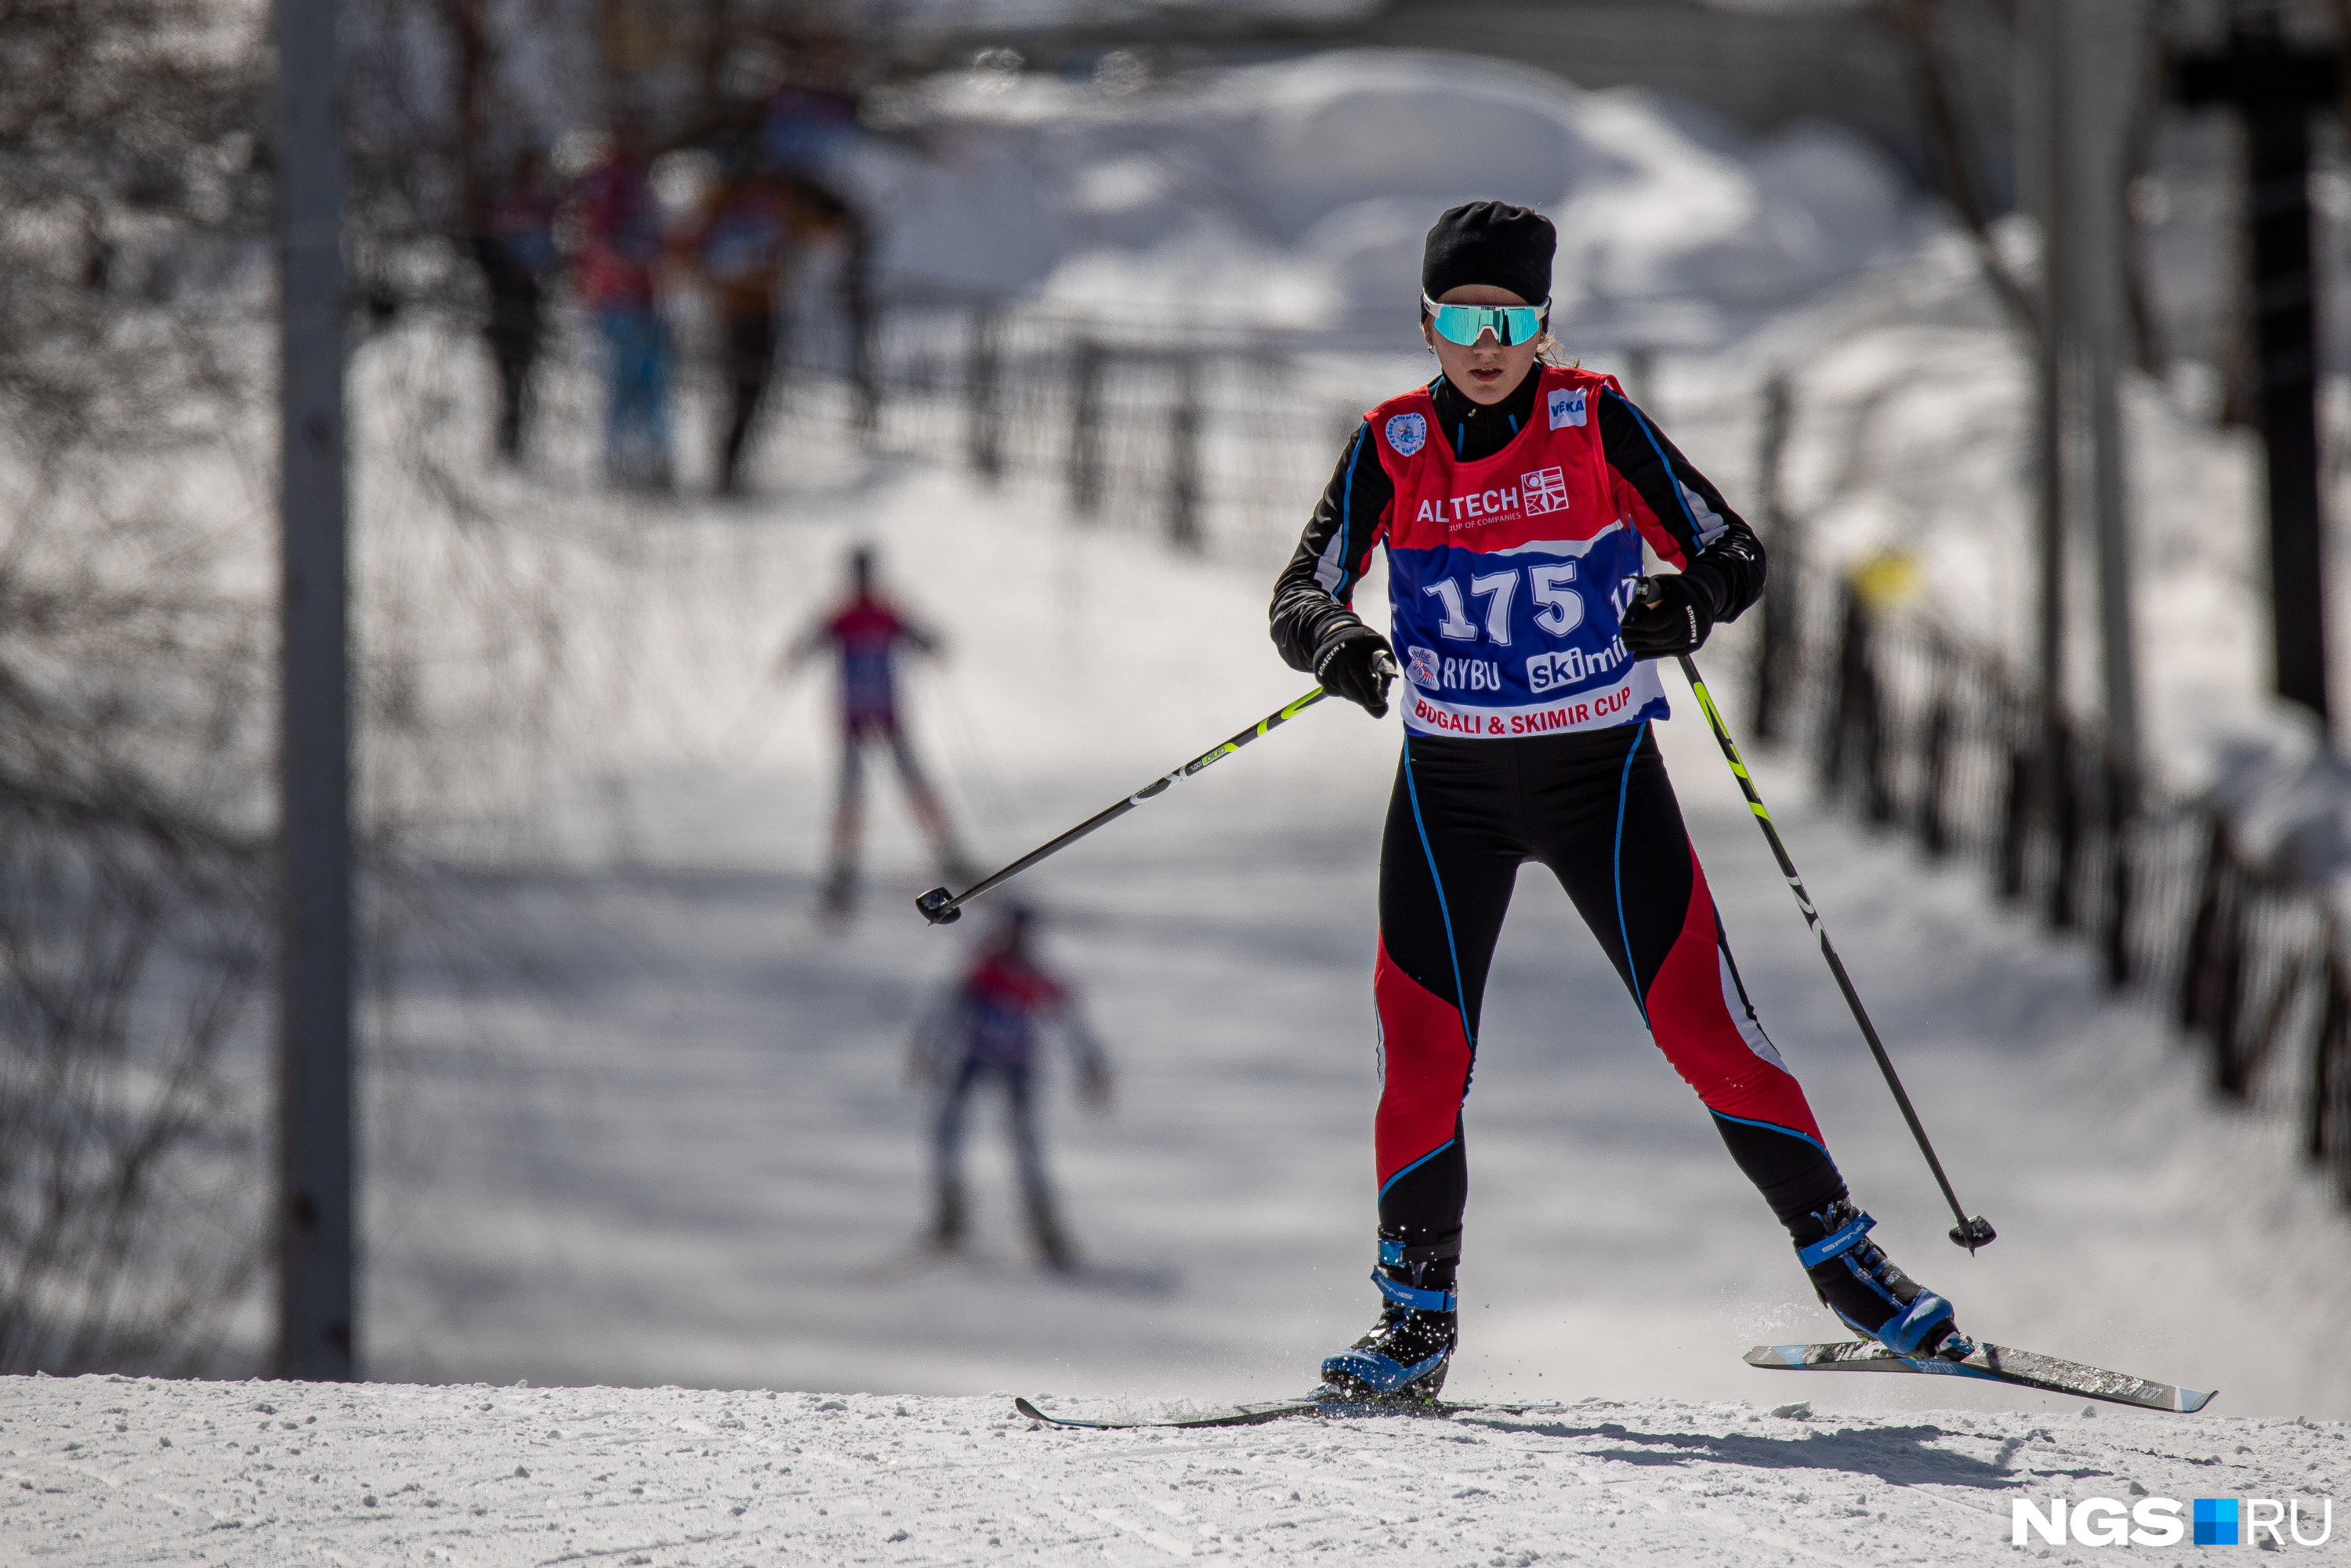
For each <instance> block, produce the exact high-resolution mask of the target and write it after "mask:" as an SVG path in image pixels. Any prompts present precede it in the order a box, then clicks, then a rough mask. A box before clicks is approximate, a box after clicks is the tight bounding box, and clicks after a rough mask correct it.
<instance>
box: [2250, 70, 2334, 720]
mask: <svg viewBox="0 0 2351 1568" xmlns="http://www.w3.org/2000/svg"><path fill="white" fill-rule="evenodd" d="M2245 150H2246V153H2247V156H2248V160H2249V165H2250V166H2249V167H2248V169H2247V171H2246V190H2245V194H2246V203H2247V205H2248V206H2249V207H2250V208H2251V211H2252V242H2253V243H2252V252H2253V257H2252V260H2253V287H2252V298H2253V342H2254V351H2255V354H2256V359H2255V361H2254V362H2255V364H2256V366H2257V367H2258V369H2257V377H2258V388H2259V395H2260V403H2261V413H2262V446H2263V447H2264V448H2265V449H2266V451H2267V453H2268V456H2269V500H2270V586H2271V592H2272V594H2273V600H2274V612H2275V621H2274V622H2273V629H2274V634H2275V638H2276V657H2277V693H2278V695H2280V696H2282V697H2283V698H2285V699H2286V700H2287V701H2289V702H2297V703H2300V704H2302V705H2303V706H2304V707H2307V708H2309V709H2310V710H2311V711H2312V712H2313V713H2315V714H2316V715H2317V716H2319V718H2320V719H2321V720H2324V719H2325V718H2326V716H2327V701H2326V597H2325V559H2324V556H2323V554H2322V552H2321V549H2320V537H2321V529H2322V523H2321V514H2320V511H2319V494H2318V406H2317V403H2318V364H2317V342H2318V330H2317V319H2316V310H2315V308H2314V307H2315V305H2316V300H2315V298H2314V292H2313V289H2314V284H2313V272H2312V267H2311V253H2310V190H2309V186H2310V105H2309V104H2308V103H2306V102H2304V101H2301V100H2299V99H2295V98H2294V97H2292V96H2290V95H2287V94H2284V93H2281V94H2280V95H2279V96H2278V97H2277V98H2275V99H2269V100H2266V101H2254V100H2252V99H2248V100H2247V101H2246V103H2245Z"/></svg>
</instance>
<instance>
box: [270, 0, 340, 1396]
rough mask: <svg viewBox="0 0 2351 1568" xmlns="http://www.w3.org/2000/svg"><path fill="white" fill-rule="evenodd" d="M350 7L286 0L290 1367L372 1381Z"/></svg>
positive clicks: (286, 1303)
mask: <svg viewBox="0 0 2351 1568" xmlns="http://www.w3.org/2000/svg"><path fill="white" fill-rule="evenodd" d="M338 8H339V7H338V5H336V0H299V3H296V0H281V4H279V5H278V6H277V51H278V116H279V119H278V148H277V157H278V229H279V259H278V267H279V271H278V287H279V304H278V310H279V323H280V326H279V333H280V338H279V340H280V345H281V364H280V377H281V381H280V389H279V398H280V417H281V419H282V421H283V427H282V434H281V462H282V465H283V469H282V473H281V476H280V484H281V486H282V491H281V497H280V504H281V507H282V513H281V527H282V529H283V538H284V547H283V548H284V561H283V570H284V580H283V600H282V610H281V614H282V624H281V635H282V643H281V652H280V655H279V657H280V681H281V687H280V690H281V695H280V714H279V732H278V790H279V800H278V815H279V823H278V848H277V853H278V878H279V890H280V896H281V899H282V903H281V904H280V908H279V920H280V922H281V925H282V929H281V932H280V946H279V961H278V962H279V969H278V977H277V984H278V1102H277V1111H278V1179H279V1184H280V1191H279V1197H280V1203H279V1208H278V1213H277V1240H278V1253H277V1257H278V1300H277V1357H276V1364H275V1371H276V1373H277V1375H278V1376H280V1377H295V1378H305V1379H311V1380H321V1381H326V1380H336V1381H340V1380H347V1379H350V1378H353V1377H356V1376H357V1375H358V1364H357V1356H356V1354H355V1349H354V1345H355V1339H356V1335H355V1333H354V1313H353V1308H354V1304H355V1301H354V1295H355V1293H354V1290H353V1262H352V1259H353V1245H352V1241H353V1237H352V1231H353V1225H352V1211H353V1205H352V1201H351V1120H352V1118H351V827H350V676H349V672H348V669H347V664H346V660H347V657H348V653H347V648H346V643H345V632H344V592H345V589H344V566H343V535H344V505H345V496H344V479H343V359H344V342H343V267H342V216H343V138H342V122H341V106H340V101H339V98H340V92H339V86H338V83H339V79H340V68H339V67H340V60H339V57H338V55H337V47H338V44H337V37H336V34H337V28H336V13H337V10H338Z"/></svg>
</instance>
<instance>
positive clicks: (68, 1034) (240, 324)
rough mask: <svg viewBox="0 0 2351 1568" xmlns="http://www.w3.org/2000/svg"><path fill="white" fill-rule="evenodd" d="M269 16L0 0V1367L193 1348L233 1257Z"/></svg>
mask: <svg viewBox="0 0 2351 1568" xmlns="http://www.w3.org/2000/svg"><path fill="white" fill-rule="evenodd" d="M262 19H263V18H262V14H261V11H260V9H259V8H258V7H257V6H253V5H216V4H204V3H202V0H12V3H10V4H7V5H0V1370H5V1371H12V1372H13V1371H23V1370H27V1369H30V1368H34V1367H39V1368H43V1369H46V1370H49V1371H52V1372H63V1371H73V1370H82V1369H88V1368H93V1367H101V1366H104V1367H136V1368H140V1369H144V1370H158V1371H170V1370H182V1369H187V1368H191V1367H194V1366H197V1365H201V1364H204V1363H205V1360H206V1358H207V1356H208V1355H209V1354H211V1352H212V1348H213V1346H214V1344H215V1343H216V1342H217V1340H218V1338H219V1333H220V1329H221V1326H222V1323H223V1321H224V1316H225V1313H227V1312H230V1311H231V1310H232V1309H233V1308H234V1306H235V1303H236V1302H237V1301H238V1300H239V1298H240V1296H241V1295H242V1294H243V1291H244V1288H245V1285H246V1280H247V1279H248V1277H249V1276H250V1274H251V1273H252V1271H253V1270H254V1268H255V1266H256V1260H257V1249H256V1236H257V1214H258V1206H257V1202H256V1184H255V1183H254V1181H253V1175H254V1171H255V1159H256V1138H255V1127H256V1114H255V1113H256V1109H257V1107H256V1105H255V1104H254V1103H253V1102H252V1096H251V1094H250V1092H249V1088H248V1085H249V1081H250V1074H249V1070H250V1066H251V1057H252V1052H251V1051H250V1043H251V1036H252V1032H253V1030H252V1026H253V1021H254V1019H253V1014H254V1010H255V1009H254V1008H253V1005H252V1004H253V1000H254V997H255V992H256V985H257V983H258V981H259V979H260V977H261V976H262V974H263V972H264V960H263V937H264V933H265V930H266V926H265V924H264V920H263V908H262V902H263V887H264V881H265V872H266V867H265V862H264V860H263V856H262V853H261V842H262V838H261V834H262V825H263V820H264V815H263V814H264V810H265V798H264V796H263V795H262V793H261V791H260V789H259V788H258V785H259V781H260V776H261V768H262V765H263V764H264V762H265V760H266V737H265V736H264V734H263V733H262V731H263V727H264V724H265V722H266V706H265V699H266V688H265V687H264V685H262V674H263V661H264V658H265V656H266V643H265V637H264V630H265V626H266V622H262V621H260V620H259V619H257V618H256V614H255V607H256V590H257V589H258V587H259V584H258V583H257V582H256V580H254V573H253V572H252V570H251V564H252V563H251V562H250V560H249V559H241V558H240V555H239V552H238V550H237V549H235V538H236V536H237V534H238V532H239V530H240V528H249V526H250V524H249V520H247V519H246V517H245V516H244V515H245V514H247V513H249V511H250V508H251V507H252V505H253V502H254V500H255V499H256V493H258V491H259V487H260V486H266V478H263V477H262V476H259V475H257V474H256V472H255V471H254V470H255V469H256V467H257V466H258V465H257V464H256V460H255V459H256V454H255V453H254V452H252V451H251V450H250V449H249V445H250V444H249V443H247V444H246V445H245V446H243V447H240V445H239V444H238V441H237V439H236V435H235V432H236V421H237V420H238V418H239V417H240V416H241V415H242V414H243V413H245V412H246V410H247V409H248V408H249V407H250V406H251V405H252V403H253V401H254V398H255V396H256V392H258V391H259V390H261V382H260V377H259V375H258V373H257V372H258V371H259V369H260V367H261V365H262V364H263V363H264V361H262V359H261V358H260V356H259V355H257V354H256V351H255V345H254V343H253V341H252V331H251V325H252V323H253V322H254V321H255V320H256V319H257V311H258V308H259V307H260V304H261V302H262V298H263V296H262V289H263V287H264V286H265V285H266V270H265V267H266V257H267V252H266V246H265V245H264V243H263V235H264V233H265V231H264V227H263V225H265V223H266V216H267V172H266V165H265V162H264V161H263V159H262V157H261V156H260V152H261V149H262V146H263V144H262V141H261V140H260V139H259V138H258V137H257V136H256V133H255V127H256V125H257V124H258V123H259V120H260V108H261V104H262V101H263V89H264V85H265V78H264V77H263V75H262V74H261V72H262V66H263V60H262V57H261V50H260V47H259V43H260V35H259V27H260V25H261V22H262ZM192 459H193V462H192V461H191V460H192ZM240 1054H241V1055H242V1058H243V1066H242V1067H240V1066H239V1064H238V1059H239V1057H240Z"/></svg>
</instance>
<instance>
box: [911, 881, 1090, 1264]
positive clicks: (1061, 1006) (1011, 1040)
mask: <svg viewBox="0 0 2351 1568" xmlns="http://www.w3.org/2000/svg"><path fill="white" fill-rule="evenodd" d="M1036 924H1037V922H1036V917H1035V915H1033V914H1031V912H1030V911H1029V910H1028V909H1027V908H1025V907H1024V906H1022V905H1020V904H1014V905H1012V906H1011V907H1010V908H1009V909H1008V910H1006V911H1005V914H1004V916H1003V921H1002V924H1001V925H999V926H998V928H997V932H996V935H995V936H994V937H993V938H992V939H991V940H990V941H989V942H988V943H987V946H984V947H983V948H982V949H981V950H980V952H979V956H978V958H977V961H976V962H975V963H973V965H972V966H971V967H970V968H969V969H968V970H967V971H966V972H965V974H964V976H963V977H962V979H960V980H959V981H957V982H956V985H955V986H954V987H953V988H951V989H950V990H949V991H948V992H947V993H946V995H945V996H944V997H943V998H941V999H940V1001H939V1003H938V1005H936V1006H935V1007H934V1008H933V1009H931V1011H930V1012H929V1014H928V1015H926V1016H925V1018H924V1019H923V1021H922V1023H921V1024H920V1025H918V1026H917V1027H916V1030H915V1031H914V1046H913V1055H912V1061H911V1066H912V1068H913V1074H914V1078H915V1079H916V1081H917V1082H924V1083H928V1084H933V1085H935V1086H936V1087H937V1088H938V1089H939V1090H940V1091H941V1093H940V1098H939V1106H938V1117H937V1120H936V1121H935V1123H934V1124H933V1131H932V1144H931V1149H932V1161H933V1165H932V1175H933V1182H932V1192H933V1195H934V1199H935V1207H934V1209H933V1211H932V1219H931V1230H930V1244H931V1246H932V1247H933V1248H935V1249H937V1250H939V1251H942V1252H946V1251H953V1250H954V1249H956V1248H957V1247H959V1246H961V1245H962V1244H963V1239H964V1233H965V1229H966V1225H967V1206H966V1204H965V1201H964V1185H963V1128H964V1117H965V1114H966V1113H967V1111H968V1110H969V1108H970V1104H971V1094H972V1091H973V1090H974V1089H976V1088H977V1087H978V1085H979V1082H980V1080H982V1079H983V1078H993V1079H994V1080H996V1081H997V1082H998V1083H1000V1084H1001V1085H1002V1086H1003V1088H1004V1098H1005V1105H1006V1111H1007V1122H1008V1131H1009V1132H1010V1134H1011V1138H1012V1157H1013V1162H1014V1164H1015V1165H1016V1166H1018V1168H1019V1173H1020V1190H1021V1197H1022V1199H1023V1205H1024V1207H1025V1209H1026V1211H1027V1214H1028V1219H1029V1237H1030V1239H1032V1240H1034V1242H1035V1243H1036V1246H1037V1251H1038V1254H1039V1255H1040V1257H1042V1258H1043V1259H1044V1260H1045V1262H1046V1264H1047V1265H1048V1266H1049V1267H1050V1268H1053V1269H1056V1270H1061V1271H1062V1272H1065V1273H1066V1272H1068V1271H1070V1270H1074V1269H1075V1268H1077V1266H1078V1260H1077V1253H1076V1251H1075V1249H1072V1248H1071V1245H1070V1239H1069V1234H1068V1232H1067V1231H1065V1230H1064V1229H1062V1228H1061V1215H1060V1210H1059V1208H1058V1206H1057V1205H1056V1204H1055V1203H1054V1200H1053V1191H1052V1188H1051V1186H1050V1185H1049V1184H1048V1182H1047V1180H1046V1176H1045V1153H1044V1148H1043V1145H1041V1144H1040V1141H1039V1138H1038V1134H1037V1109H1036V1080H1037V1069H1038V1061H1037V1049H1038V1036H1039V1034H1040V1030H1042V1029H1044V1028H1045V1027H1048V1026H1057V1027H1058V1028H1059V1029H1060V1030H1061V1036H1062V1038H1063V1039H1064V1040H1066V1041H1067V1042H1068V1045H1069V1050H1070V1054H1071V1059H1072V1060H1073V1061H1074V1062H1075V1063H1076V1066H1077V1073H1078V1097H1079V1099H1080V1101H1081V1102H1082V1103H1084V1104H1085V1106H1086V1107H1087V1108H1088V1109H1089V1110H1092V1111H1096V1112H1101V1111H1105V1110H1107V1109H1109V1107H1110V1103H1111V1074H1110V1062H1109V1060H1108V1058H1107V1057H1106V1056H1105V1055H1104V1054H1103V1052H1102V1043H1101V1041H1100V1040H1097V1039H1095V1037H1094V1034H1093V1031H1092V1030H1090V1029H1088V1028H1087V1027H1086V1023H1085V1020H1084V1019H1083V1018H1082V1017H1081V1015H1080V1013H1079V1011H1078V1006H1077V1002H1076V999H1075V998H1074V997H1073V996H1072V994H1071V990H1070V988H1069V986H1068V985H1067V984H1066V983H1065V982H1063V981H1062V980H1061V979H1060V978H1058V977H1055V976H1054V975H1052V974H1051V973H1050V972H1049V971H1048V970H1047V969H1046V968H1045V967H1043V966H1042V965H1041V964H1040V963H1039V962H1038V960H1037V956H1036V951H1035V937H1036Z"/></svg>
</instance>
